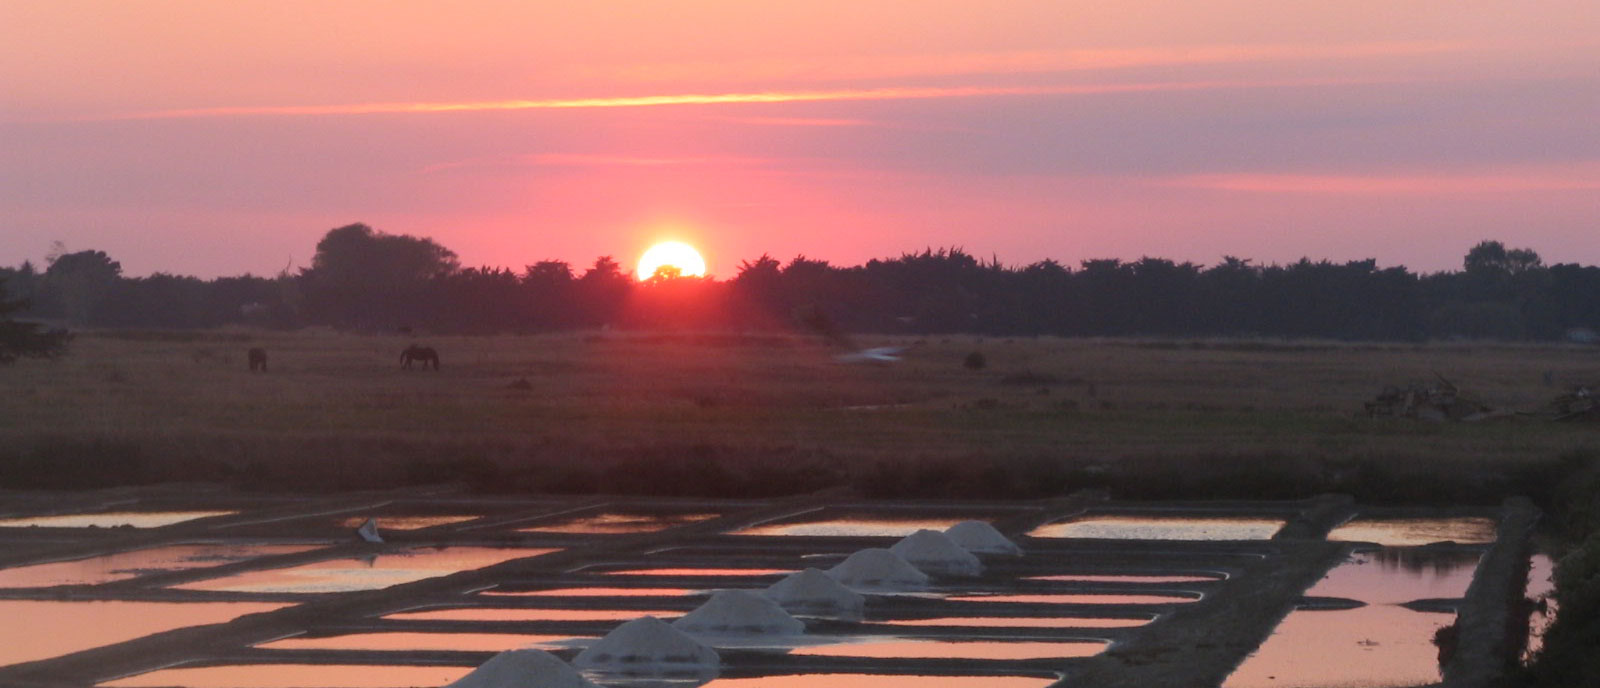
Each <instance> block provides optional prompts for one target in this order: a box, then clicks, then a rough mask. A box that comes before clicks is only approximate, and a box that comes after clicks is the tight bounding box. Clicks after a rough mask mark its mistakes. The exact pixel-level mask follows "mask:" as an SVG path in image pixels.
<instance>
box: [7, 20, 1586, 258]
mask: <svg viewBox="0 0 1600 688" xmlns="http://www.w3.org/2000/svg"><path fill="white" fill-rule="evenodd" d="M1597 64H1600V3H1595V2H1593V0H1550V1H1548V2H1540V3H1518V2H1475V1H1466V2H1462V1H1454V2H1406V3H1395V2H1392V1H1383V2H1378V1H1371V2H1367V1H1352V2H1339V3H1285V2H1281V0H1237V1H1231V2H1228V1H1224V2H1211V3H1170V2H1160V3H1156V2H1139V1H1127V2H1118V3H1104V2H1074V1H1070V0H1045V1H1040V2H1025V1H1018V0H996V1H991V2H985V3H974V2H966V1H959V2H957V1H940V0H907V1H904V2H867V1H863V0H853V1H851V2H842V1H840V2H834V1H832V0H823V1H813V2H807V3H766V2H748V1H746V0H721V1H695V0H676V1H673V2H667V1H665V0H658V1H652V2H645V1H632V2H628V1H618V2H605V3H571V2H560V3H557V2H514V1H511V0H501V1H487V0H479V1H458V2H452V3H424V2H395V1H383V2H376V1H374V2H338V3H325V2H320V1H315V2H313V1H304V2H301V1H285V0H274V1H270V2H242V1H230V2H209V1H206V0H195V1H178V0H169V1H164V2H163V1H155V0H151V1H145V2H137V3H113V2H98V1H94V2H78V1H52V2H47V3H45V2H24V1H22V0H0V93H3V94H4V96H0V227H3V228H4V229H0V232H4V239H5V240H4V241H0V264H3V265H15V264H17V263H19V262H21V261H22V260H25V259H31V260H34V261H39V260H41V259H42V258H43V257H44V255H45V254H46V253H47V252H48V251H49V250H50V246H51V243H52V242H54V241H61V242H63V243H64V244H65V246H66V247H67V249H68V250H81V249H90V248H93V249H100V250H105V251H107V252H108V253H110V254H111V255H112V257H114V258H116V259H118V260H120V261H121V262H122V263H123V266H124V268H125V270H126V271H127V272H128V273H129V274H135V275H138V274H148V273H150V272H154V271H165V272H176V273H184V274H196V275H201V276H208V277H209V276H216V275H229V274H239V273H244V272H251V273H256V274H271V273H275V272H277V271H278V270H280V269H282V268H283V267H285V266H288V265H294V266H305V265H307V264H308V263H309V261H310V258H311V254H312V251H313V249H314V246H315V244H316V241H317V240H318V239H319V238H320V237H321V235H322V234H323V233H324V232H326V231H327V230H328V229H331V228H333V227H336V226H340V225H344V224H348V223H351V222H366V223H367V224H370V225H372V226H374V227H376V228H378V229H380V230H383V231H387V232H392V233H406V234H416V235H423V236H429V237H433V238H434V239H436V240H438V241H439V242H441V243H443V244H444V245H446V246H448V247H450V248H452V249H454V250H455V251H457V252H458V253H459V254H460V255H461V258H462V261H463V263H465V264H467V265H492V266H509V267H513V268H520V267H521V266H522V265H525V264H528V263H532V262H534V261H537V260H541V259H546V258H558V259H564V260H568V261H570V262H572V263H573V264H574V265H576V266H578V267H580V268H581V267H582V266H586V265H587V264H589V263H590V262H592V261H593V259H594V258H595V257H596V256H599V255H604V254H609V255H613V256H616V257H617V258H618V259H619V260H622V261H623V262H624V263H627V264H631V263H632V261H633V260H634V259H635V258H636V257H637V256H638V255H639V254H640V253H641V252H642V251H643V250H644V249H645V248H646V247H647V246H648V244H649V243H651V242H653V241H656V240H663V239H679V240H683V241H687V242H690V243H693V244H695V245H697V246H699V247H700V248H701V249H702V251H703V252H704V253H705V254H706V257H707V260H708V262H709V263H710V268H711V272H712V273H713V274H715V275H718V276H721V277H729V276H732V274H733V273H734V272H735V270H736V266H737V265H738V263H739V261H740V260H743V259H749V258H754V257H756V256H758V255H760V254H761V253H770V254H772V255H774V256H776V257H779V258H782V259H787V258H789V257H793V256H794V255H797V254H805V255H807V256H809V257H813V258H822V259H827V260H831V261H833V262H835V263H841V264H853V263H859V262H861V261H864V260H866V259H869V258H872V257H882V256H892V255H897V254H899V253H901V252H903V251H909V250H918V249H921V248H923V247H927V246H932V247H940V246H960V247H964V248H965V249H966V250H968V251H970V252H972V253H975V254H978V255H981V256H984V257H986V258H987V257H988V256H990V255H994V256H997V257H999V258H1000V260H1001V261H1002V262H1005V263H1008V264H1026V263H1030V262H1033V261H1037V260H1040V259H1043V258H1054V259H1056V260H1058V261H1061V262H1063V263H1067V264H1075V263H1076V262H1077V261H1080V260H1084V259H1088V258H1102V257H1118V258H1124V259H1137V258H1139V257H1141V256H1145V255H1152V256H1161V257H1168V258H1173V259H1177V260H1192V261H1196V262H1200V263H1204V264H1211V263H1215V262H1216V261H1217V260H1218V259H1220V258H1221V257H1222V256H1224V255H1235V256H1240V257H1250V258H1255V259H1257V260H1258V261H1262V262H1285V261H1292V260H1296V259H1298V258H1300V257H1302V256H1310V257H1312V258H1328V259H1333V260H1350V259H1363V258H1377V259H1378V260H1379V262H1380V264H1383V265H1398V264H1403V265H1407V266H1410V267H1412V268H1414V269H1419V270H1430V271H1431V270H1440V269H1451V268H1455V267H1457V266H1458V265H1459V263H1460V259H1461V256H1462V255H1463V254H1464V253H1465V252H1466V250H1467V248H1469V247H1470V246H1472V245H1473V244H1475V243H1477V242H1478V241H1480V240H1482V239H1489V238H1493V239H1500V240H1503V241H1505V242H1507V243H1508V244H1511V245H1514V246H1526V247H1530V248H1533V249H1535V250H1537V251H1539V252H1540V253H1541V254H1542V255H1543V256H1544V257H1545V258H1546V260H1547V261H1552V262H1555V261H1560V262H1581V263H1585V264H1595V263H1600V241H1597V240H1596V239H1595V235H1596V233H1597V229H1600V227H1597V223H1596V218H1597V217H1600V127H1597V126H1596V125H1595V122H1596V120H1597V119H1600V70H1597V69H1596V68H1595V65H1597Z"/></svg>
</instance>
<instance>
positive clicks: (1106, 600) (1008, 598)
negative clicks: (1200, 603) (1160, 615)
mask: <svg viewBox="0 0 1600 688" xmlns="http://www.w3.org/2000/svg"><path fill="white" fill-rule="evenodd" d="M945 599H947V600H950V601H952V602H1023V603H1027V604H1172V603H1175V602H1176V603H1183V602H1194V601H1197V600H1199V599H1200V596H1199V595H1193V596H1189V595H1179V594H1171V595H1155V594H1151V595H1125V594H1120V593H1108V594H1103V595H1102V594H1095V593H1040V594H1020V595H1007V594H999V595H953V596H949V597H946V598H945Z"/></svg>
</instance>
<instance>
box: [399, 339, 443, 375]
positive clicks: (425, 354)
mask: <svg viewBox="0 0 1600 688" xmlns="http://www.w3.org/2000/svg"><path fill="white" fill-rule="evenodd" d="M413 362H415V363H421V364H422V369H423V370H427V369H428V366H429V365H432V366H433V369H434V370H438V369H439V352H437V351H434V350H433V347H431V346H417V345H416V344H412V345H411V346H408V347H406V348H405V350H403V351H401V352H400V367H401V368H406V369H410V368H411V364H412V363H413Z"/></svg>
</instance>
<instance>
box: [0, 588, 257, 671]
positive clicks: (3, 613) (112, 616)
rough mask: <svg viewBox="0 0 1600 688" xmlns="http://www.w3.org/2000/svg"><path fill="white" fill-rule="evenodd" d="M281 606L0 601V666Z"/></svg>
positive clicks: (224, 603) (210, 622)
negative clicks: (1, 635) (0, 636)
mask: <svg viewBox="0 0 1600 688" xmlns="http://www.w3.org/2000/svg"><path fill="white" fill-rule="evenodd" d="M284 606H286V605H282V604H271V603H260V602H58V601H53V600H52V601H35V600H3V601H0V619H3V621H0V627H3V628H5V629H6V631H5V633H4V637H5V641H4V642H0V666H4V665H8V664H17V663H19V662H31V661H34V660H37V659H46V658H49V657H57V656H60V655H64V654H67V653H70V652H78V651H80V650H87V649H89V648H93V647H100V646H103V645H111V644H114V643H120V642H124V641H128V640H133V639H134V638H141V637H144V636H147V635H150V634H151V633H161V632H164V631H170V630H172V629H175V628H184V627H187V626H201V625H207V624H215V623H223V622H226V621H232V620H233V619H235V618H238V617H240V616H244V615H245V614H256V613H259V612H269V611H272V610H274V609H280V608H282V607H284Z"/></svg>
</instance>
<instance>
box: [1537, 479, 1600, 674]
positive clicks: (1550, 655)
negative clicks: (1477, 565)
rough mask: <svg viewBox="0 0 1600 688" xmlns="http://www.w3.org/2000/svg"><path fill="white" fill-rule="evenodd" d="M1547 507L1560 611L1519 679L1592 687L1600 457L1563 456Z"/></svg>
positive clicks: (1598, 602)
mask: <svg viewBox="0 0 1600 688" xmlns="http://www.w3.org/2000/svg"><path fill="white" fill-rule="evenodd" d="M1561 463H1562V465H1561V470H1560V471H1559V476H1560V477H1559V480H1558V481H1556V484H1555V485H1554V489H1553V490H1552V491H1551V493H1550V495H1549V498H1550V501H1549V503H1548V505H1546V507H1547V508H1546V514H1547V516H1546V529H1547V530H1548V531H1550V534H1551V535H1553V536H1554V537H1555V539H1556V541H1557V543H1558V544H1557V547H1558V548H1559V549H1560V550H1561V552H1563V553H1562V554H1560V557H1559V558H1558V559H1557V561H1556V572H1555V591H1554V597H1555V601H1556V605H1557V608H1558V612H1557V615H1556V620H1555V623H1554V624H1552V625H1551V626H1550V628H1549V630H1547V631H1546V632H1545V635H1544V647H1543V649H1541V650H1540V652H1539V653H1538V654H1537V655H1536V656H1535V658H1534V661H1533V662H1532V664H1531V665H1529V666H1528V667H1527V668H1526V669H1525V670H1524V671H1522V672H1521V673H1520V675H1519V676H1518V677H1517V680H1518V682H1519V683H1520V685H1526V686H1590V685H1595V679H1596V677H1600V652H1596V649H1597V648H1600V453H1596V452H1593V451H1583V452H1572V453H1570V454H1568V455H1566V456H1564V457H1562V462H1561Z"/></svg>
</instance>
